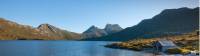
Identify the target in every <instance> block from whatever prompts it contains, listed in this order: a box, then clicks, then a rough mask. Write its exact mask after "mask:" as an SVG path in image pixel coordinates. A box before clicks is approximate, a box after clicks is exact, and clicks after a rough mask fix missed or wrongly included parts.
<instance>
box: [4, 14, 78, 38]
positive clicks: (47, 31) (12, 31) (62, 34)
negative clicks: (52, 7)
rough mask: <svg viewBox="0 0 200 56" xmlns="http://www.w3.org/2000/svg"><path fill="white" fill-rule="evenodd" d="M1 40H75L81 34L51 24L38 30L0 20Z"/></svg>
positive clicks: (39, 27)
mask: <svg viewBox="0 0 200 56" xmlns="http://www.w3.org/2000/svg"><path fill="white" fill-rule="evenodd" d="M0 33H1V34H0V40H75V39H81V34H78V33H74V32H70V31H66V30H62V29H59V28H57V27H55V26H52V25H50V24H41V25H39V26H38V27H37V28H34V27H31V26H28V25H21V24H18V23H15V22H12V21H9V20H5V19H4V18H0Z"/></svg>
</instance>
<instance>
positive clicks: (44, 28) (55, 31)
mask: <svg viewBox="0 0 200 56" xmlns="http://www.w3.org/2000/svg"><path fill="white" fill-rule="evenodd" d="M37 29H39V31H40V32H41V33H42V34H47V35H48V36H51V37H54V39H60V40H62V39H79V38H80V34H77V33H73V32H69V31H66V30H61V29H59V28H57V27H55V26H52V25H50V24H41V25H39V26H38V27H37Z"/></svg>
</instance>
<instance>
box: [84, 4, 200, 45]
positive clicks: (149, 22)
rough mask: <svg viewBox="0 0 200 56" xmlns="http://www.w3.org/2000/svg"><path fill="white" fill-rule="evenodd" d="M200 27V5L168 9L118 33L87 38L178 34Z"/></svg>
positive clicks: (115, 39)
mask: <svg viewBox="0 0 200 56" xmlns="http://www.w3.org/2000/svg"><path fill="white" fill-rule="evenodd" d="M198 28H199V7H198V8H194V9H190V8H185V7H184V8H179V9H166V10H163V11H162V12H161V13H160V14H158V15H156V16H154V17H153V18H151V19H145V20H143V21H141V22H140V23H139V24H137V25H135V26H132V27H128V28H126V29H124V30H122V31H120V32H118V33H114V34H111V35H108V36H103V37H100V38H89V39H85V40H104V41H125V40H131V39H135V38H151V37H159V36H167V35H177V34H183V33H187V32H192V31H195V30H197V29H198Z"/></svg>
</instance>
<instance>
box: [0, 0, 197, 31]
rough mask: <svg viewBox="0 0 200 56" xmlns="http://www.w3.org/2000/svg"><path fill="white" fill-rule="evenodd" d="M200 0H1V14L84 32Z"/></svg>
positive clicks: (123, 24)
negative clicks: (91, 28) (94, 27)
mask: <svg viewBox="0 0 200 56" xmlns="http://www.w3.org/2000/svg"><path fill="white" fill-rule="evenodd" d="M198 3H199V1H198V0H151V1H146V0H123V1H122V0H59V1H58V0H51V1H50V0H0V7H1V9H0V12H1V13H0V17H2V18H5V19H7V20H11V21H14V22H17V23H20V24H24V25H30V26H33V27H37V26H39V25H40V24H43V23H48V24H51V25H54V26H56V27H59V28H61V29H65V30H68V31H72V32H77V33H82V32H83V31H85V30H87V29H88V28H89V27H90V26H92V25H95V26H97V27H99V28H104V27H105V25H106V24H108V23H109V24H119V25H120V26H121V27H122V28H126V27H131V26H133V25H136V24H138V23H139V22H140V21H141V20H143V19H150V18H152V17H153V16H155V15H157V14H159V13H160V12H161V11H162V10H164V9H174V8H181V7H189V8H195V7H199V4H198Z"/></svg>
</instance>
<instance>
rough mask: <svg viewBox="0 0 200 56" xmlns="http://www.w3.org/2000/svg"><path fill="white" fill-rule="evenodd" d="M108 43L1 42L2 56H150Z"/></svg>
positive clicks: (0, 53)
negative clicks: (109, 46)
mask: <svg viewBox="0 0 200 56" xmlns="http://www.w3.org/2000/svg"><path fill="white" fill-rule="evenodd" d="M109 43H112V42H108V41H41V40H10V41H0V56H148V55H150V54H148V53H144V52H136V51H131V50H124V49H112V48H106V47H104V45H106V44H109Z"/></svg>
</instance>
